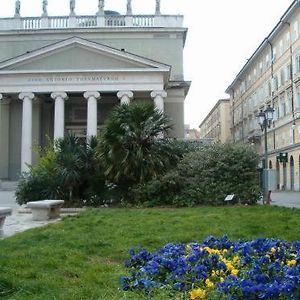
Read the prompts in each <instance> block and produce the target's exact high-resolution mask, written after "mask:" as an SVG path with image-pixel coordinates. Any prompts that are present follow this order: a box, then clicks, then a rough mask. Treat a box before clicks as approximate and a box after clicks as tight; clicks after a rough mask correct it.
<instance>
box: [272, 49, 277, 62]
mask: <svg viewBox="0 0 300 300" xmlns="http://www.w3.org/2000/svg"><path fill="white" fill-rule="evenodd" d="M272 54H273V57H272V61H273V62H274V61H275V60H276V59H277V49H276V47H273V53H272Z"/></svg>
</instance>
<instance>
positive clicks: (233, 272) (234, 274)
mask: <svg viewBox="0 0 300 300" xmlns="http://www.w3.org/2000/svg"><path fill="white" fill-rule="evenodd" d="M238 274H239V270H237V269H233V270H231V275H233V276H235V277H237V276H238Z"/></svg>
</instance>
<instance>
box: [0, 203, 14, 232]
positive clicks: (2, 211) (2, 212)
mask: <svg viewBox="0 0 300 300" xmlns="http://www.w3.org/2000/svg"><path fill="white" fill-rule="evenodd" d="M11 213H12V209H11V208H9V207H0V236H1V235H3V225H4V221H5V218H6V217H7V216H10V215H11Z"/></svg>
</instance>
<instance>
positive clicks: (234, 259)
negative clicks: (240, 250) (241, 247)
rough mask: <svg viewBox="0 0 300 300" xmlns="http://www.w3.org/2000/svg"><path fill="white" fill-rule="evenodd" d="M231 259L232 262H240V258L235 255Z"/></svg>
mask: <svg viewBox="0 0 300 300" xmlns="http://www.w3.org/2000/svg"><path fill="white" fill-rule="evenodd" d="M232 261H233V263H234V264H239V263H240V258H239V257H238V256H237V255H236V256H234V257H233V259H232Z"/></svg>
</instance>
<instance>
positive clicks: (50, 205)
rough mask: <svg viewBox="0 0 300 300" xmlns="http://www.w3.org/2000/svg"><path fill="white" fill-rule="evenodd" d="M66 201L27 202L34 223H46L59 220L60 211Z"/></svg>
mask: <svg viewBox="0 0 300 300" xmlns="http://www.w3.org/2000/svg"><path fill="white" fill-rule="evenodd" d="M64 202H65V201H64V200H41V201H32V202H27V207H28V208H30V209H31V212H32V219H33V220H34V221H45V220H49V219H55V218H59V216H60V209H61V207H62V205H63V204H64Z"/></svg>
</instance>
